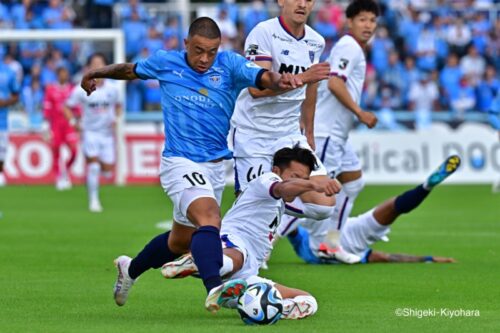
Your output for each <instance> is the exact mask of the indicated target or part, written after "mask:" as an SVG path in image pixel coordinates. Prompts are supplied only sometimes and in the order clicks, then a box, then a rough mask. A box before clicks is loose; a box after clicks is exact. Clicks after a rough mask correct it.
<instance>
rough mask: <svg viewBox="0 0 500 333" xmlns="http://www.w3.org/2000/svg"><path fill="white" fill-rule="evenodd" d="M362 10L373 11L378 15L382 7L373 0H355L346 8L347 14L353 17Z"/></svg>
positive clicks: (348, 16)
mask: <svg viewBox="0 0 500 333" xmlns="http://www.w3.org/2000/svg"><path fill="white" fill-rule="evenodd" d="M361 12H370V13H373V14H374V15H375V16H376V17H378V16H379V15H380V9H379V7H378V5H377V3H376V2H375V1H373V0H354V1H352V2H351V3H350V4H349V5H348V6H347V8H346V10H345V16H347V18H350V19H353V18H354V17H356V16H357V15H358V14H359V13H361Z"/></svg>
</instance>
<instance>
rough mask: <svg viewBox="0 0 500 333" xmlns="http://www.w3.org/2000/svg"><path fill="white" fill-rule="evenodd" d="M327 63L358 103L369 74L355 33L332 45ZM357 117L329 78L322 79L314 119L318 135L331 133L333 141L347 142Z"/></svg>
mask: <svg viewBox="0 0 500 333" xmlns="http://www.w3.org/2000/svg"><path fill="white" fill-rule="evenodd" d="M328 62H329V63H330V70H331V75H335V76H338V77H340V78H341V79H342V80H344V82H345V84H346V88H347V91H348V92H349V94H350V95H351V97H352V99H353V101H354V102H355V103H357V104H359V103H360V101H361V93H362V91H363V85H364V82H365V75H366V59H365V54H364V50H363V48H362V47H361V46H360V45H359V44H358V42H357V41H356V40H355V39H354V38H353V37H352V36H350V35H346V36H344V37H342V38H341V39H340V40H339V41H338V43H337V44H336V45H335V46H334V47H333V48H332V50H331V53H330V56H329V57H328ZM354 120H355V117H354V114H353V113H352V112H351V111H350V110H349V109H347V108H346V107H345V106H344V105H343V104H342V103H341V102H340V101H339V100H338V99H337V98H336V97H335V95H333V93H332V92H331V91H330V89H329V88H328V81H327V80H323V81H321V83H320V85H319V88H318V98H317V102H316V114H315V119H314V130H315V136H317V137H327V136H330V137H332V139H334V140H337V141H339V142H345V141H347V138H348V136H349V131H350V130H351V129H352V127H353V125H354Z"/></svg>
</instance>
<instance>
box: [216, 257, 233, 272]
mask: <svg viewBox="0 0 500 333" xmlns="http://www.w3.org/2000/svg"><path fill="white" fill-rule="evenodd" d="M233 268H234V263H233V259H231V258H230V257H229V256H226V255H225V254H224V255H223V256H222V267H221V268H220V271H219V273H220V276H221V277H224V276H225V275H227V274H229V273H231V272H232V271H233Z"/></svg>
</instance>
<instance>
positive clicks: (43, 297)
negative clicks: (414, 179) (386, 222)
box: [0, 186, 500, 333]
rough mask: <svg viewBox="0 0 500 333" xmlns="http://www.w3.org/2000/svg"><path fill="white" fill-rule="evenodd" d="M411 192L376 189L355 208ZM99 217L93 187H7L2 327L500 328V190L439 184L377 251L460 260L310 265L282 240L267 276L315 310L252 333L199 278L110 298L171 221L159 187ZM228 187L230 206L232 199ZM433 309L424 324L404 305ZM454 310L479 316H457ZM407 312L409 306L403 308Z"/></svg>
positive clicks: (1, 235) (147, 279)
mask: <svg viewBox="0 0 500 333" xmlns="http://www.w3.org/2000/svg"><path fill="white" fill-rule="evenodd" d="M406 188H409V187H408V186H368V187H367V188H366V189H365V190H364V192H363V193H362V194H361V195H360V197H359V198H358V201H357V202H356V205H355V208H354V213H360V212H363V211H365V210H367V209H369V208H371V207H372V206H373V205H375V204H377V203H379V202H380V201H382V200H384V199H386V198H388V197H390V196H392V195H396V194H398V193H400V192H401V191H403V190H404V189H406ZM101 197H102V202H103V205H104V208H105V211H104V213H102V214H98V215H95V214H91V213H89V212H87V209H86V208H87V207H86V193H85V188H83V187H76V188H75V189H73V190H71V191H69V192H56V191H55V190H54V189H53V188H52V187H48V186H45V187H44V186H37V187H22V186H12V187H6V188H0V211H2V215H3V216H2V217H1V218H0V332H9V333H10V332H190V333H193V332H240V331H241V332H250V331H257V330H258V331H264V330H267V331H269V332H299V331H301V332H391V331H396V330H397V331H401V332H429V331H430V332H493V331H496V332H499V331H500V195H493V194H491V193H490V190H489V187H487V186H441V187H439V188H437V189H436V190H435V191H434V193H432V194H431V195H430V197H429V198H428V200H427V201H426V202H424V204H423V205H422V206H421V207H419V209H417V210H416V211H415V212H413V213H411V214H410V215H407V216H404V217H401V218H400V220H398V221H397V222H396V224H395V225H394V227H393V230H392V232H391V234H390V239H391V241H390V242H389V243H386V244H377V245H376V246H375V248H376V249H381V250H386V251H393V252H400V253H414V254H423V255H427V254H433V255H442V256H452V257H454V258H456V259H457V260H458V261H459V263H457V264H443V265H438V264H385V265H384V264H373V265H356V266H349V267H348V266H340V265H335V266H311V265H306V264H304V263H302V262H301V261H300V260H299V259H298V258H297V257H295V255H294V254H293V253H292V249H291V246H290V245H289V244H288V242H287V241H281V242H280V243H279V244H278V246H277V248H276V249H275V252H274V253H273V256H272V259H271V262H270V270H268V271H264V272H262V275H263V276H265V277H268V278H271V279H273V280H275V281H278V282H280V283H282V284H285V285H288V286H291V287H297V288H301V289H304V290H307V291H309V292H311V293H312V294H313V295H315V296H316V298H317V300H318V303H319V311H318V313H317V314H316V315H315V316H313V317H311V318H308V319H305V320H301V321H285V320H282V321H279V322H278V323H277V324H276V325H275V326H273V327H246V326H245V325H244V324H243V322H241V321H240V319H239V317H238V314H237V312H235V311H230V310H225V309H224V310H221V311H220V312H219V313H218V314H217V315H215V316H214V315H212V314H210V313H208V312H207V311H206V310H205V309H204V307H203V302H204V299H205V291H204V288H203V287H202V284H201V283H200V281H199V280H197V279H193V278H188V279H184V280H175V281H165V280H164V279H163V277H161V275H160V273H159V272H158V271H149V272H147V273H146V274H144V275H143V276H142V277H141V278H140V280H139V281H138V282H137V284H136V285H135V286H134V288H133V289H132V292H131V295H130V297H129V302H128V303H127V305H126V306H124V307H121V308H120V307H117V306H116V305H115V304H114V301H113V298H112V286H113V283H114V280H115V275H116V272H115V268H114V266H113V264H112V262H113V259H114V258H115V257H116V256H118V255H120V254H128V255H130V256H133V255H135V254H136V253H137V252H138V251H139V250H141V249H142V247H143V246H144V244H146V243H147V242H148V241H149V240H150V239H151V238H152V237H153V236H155V235H157V234H159V233H160V232H161V230H160V229H158V228H157V227H156V224H157V223H158V222H160V221H164V220H168V219H171V204H170V202H169V200H168V199H166V197H165V196H164V194H163V192H162V190H161V189H160V187H159V186H150V187H147V186H144V187H122V188H119V187H113V186H105V187H103V188H102V193H101ZM231 198H232V196H231V193H230V191H229V190H228V191H226V196H225V200H224V205H223V209H224V210H226V209H227V208H228V207H229V206H230V204H231V201H232V200H231ZM405 308H406V309H412V310H414V311H416V310H420V311H424V310H426V309H427V310H429V309H430V310H435V311H436V313H435V314H434V315H431V316H427V317H422V318H419V317H418V315H417V314H414V315H413V316H409V317H405V316H397V315H396V314H395V312H396V310H397V309H405ZM441 308H444V309H449V310H458V309H463V310H479V312H480V316H479V317H465V316H461V317H454V318H450V317H449V316H445V315H442V314H441ZM406 311H410V310H406Z"/></svg>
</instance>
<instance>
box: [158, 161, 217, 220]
mask: <svg viewBox="0 0 500 333" xmlns="http://www.w3.org/2000/svg"><path fill="white" fill-rule="evenodd" d="M225 170H226V169H225V167H224V162H222V161H221V162H217V163H212V162H205V163H196V162H193V161H191V160H188V159H187V158H183V157H162V158H161V164H160V182H161V186H162V187H163V190H164V191H165V193H167V195H168V196H169V197H170V199H172V202H173V204H174V220H175V222H178V223H180V224H183V225H185V226H188V227H193V228H194V227H195V225H194V224H193V223H191V222H190V221H189V220H188V218H187V209H188V207H189V205H190V204H191V203H192V202H193V201H194V200H196V199H198V198H201V197H209V198H214V199H215V200H216V201H217V204H218V205H220V203H221V200H222V192H223V191H224V186H225Z"/></svg>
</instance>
